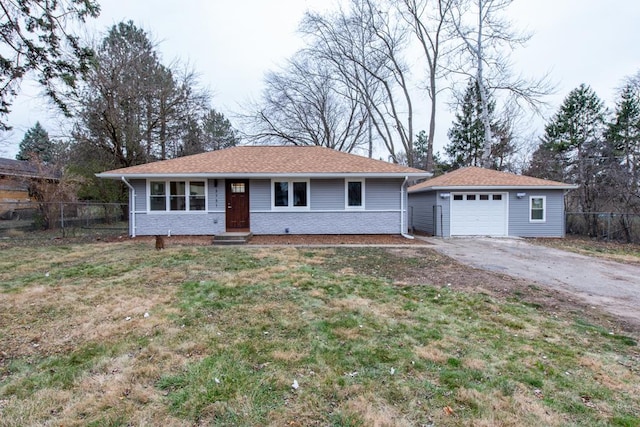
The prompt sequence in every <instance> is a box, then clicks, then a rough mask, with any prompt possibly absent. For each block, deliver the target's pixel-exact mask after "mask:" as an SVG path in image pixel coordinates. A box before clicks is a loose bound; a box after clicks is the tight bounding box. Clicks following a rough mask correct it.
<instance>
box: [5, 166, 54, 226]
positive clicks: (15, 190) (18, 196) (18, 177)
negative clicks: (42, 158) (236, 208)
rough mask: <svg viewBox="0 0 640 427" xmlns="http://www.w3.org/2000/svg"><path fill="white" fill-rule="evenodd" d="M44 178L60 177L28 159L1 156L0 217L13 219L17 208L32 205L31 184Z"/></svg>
mask: <svg viewBox="0 0 640 427" xmlns="http://www.w3.org/2000/svg"><path fill="white" fill-rule="evenodd" d="M43 179H44V180H54V181H57V180H58V177H57V176H56V175H55V174H54V173H52V172H50V171H47V170H45V169H42V168H38V167H37V166H36V165H34V164H33V163H30V162H27V161H23V160H12V159H3V158H0V218H3V219H11V218H12V217H13V215H14V214H15V212H16V211H17V210H19V209H22V208H26V207H30V206H29V203H30V202H31V201H32V200H31V197H30V194H29V186H30V184H31V183H32V182H33V181H34V180H43Z"/></svg>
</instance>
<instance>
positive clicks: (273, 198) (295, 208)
mask: <svg viewBox="0 0 640 427" xmlns="http://www.w3.org/2000/svg"><path fill="white" fill-rule="evenodd" d="M276 182H286V183H288V184H289V185H288V187H289V194H288V197H289V199H288V206H276V189H275V185H274V184H275V183H276ZM294 182H304V183H305V184H306V185H307V206H293V183H294ZM309 183H310V180H309V179H299V178H282V179H272V180H271V210H272V211H289V212H299V211H308V210H311V185H310V184H309Z"/></svg>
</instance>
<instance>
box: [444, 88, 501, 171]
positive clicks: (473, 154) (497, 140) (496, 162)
mask: <svg viewBox="0 0 640 427" xmlns="http://www.w3.org/2000/svg"><path fill="white" fill-rule="evenodd" d="M489 101H490V102H489V103H488V104H487V105H488V111H487V116H488V117H489V120H490V123H491V129H492V132H491V133H492V135H493V137H494V140H493V141H486V132H485V127H484V122H483V113H482V105H483V103H482V102H481V99H480V90H479V86H478V83H477V82H476V81H475V80H474V79H470V80H469V84H468V85H467V89H466V91H465V94H464V97H463V99H462V103H461V105H460V111H459V112H457V113H456V118H455V120H454V122H453V127H452V128H451V129H449V133H448V136H449V140H450V141H451V142H450V143H449V144H448V145H447V146H446V147H445V152H446V153H447V155H448V156H449V158H450V159H451V166H452V167H453V168H454V169H456V168H460V167H465V166H483V164H486V162H485V161H483V160H484V159H483V154H484V153H485V151H486V150H487V144H490V151H491V158H490V160H491V164H492V167H493V168H494V169H501V168H502V166H503V165H504V163H505V158H506V157H507V156H508V155H509V154H510V153H511V152H512V151H513V149H512V144H511V139H512V138H511V131H510V129H509V127H508V125H507V124H506V123H501V122H500V121H498V120H496V118H495V117H494V111H495V106H496V102H495V100H493V99H491V98H490V99H489Z"/></svg>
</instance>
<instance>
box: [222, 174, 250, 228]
mask: <svg viewBox="0 0 640 427" xmlns="http://www.w3.org/2000/svg"><path fill="white" fill-rule="evenodd" d="M226 193H227V216H226V222H227V231H249V181H248V180H242V179H235V180H233V179H228V180H227V188H226Z"/></svg>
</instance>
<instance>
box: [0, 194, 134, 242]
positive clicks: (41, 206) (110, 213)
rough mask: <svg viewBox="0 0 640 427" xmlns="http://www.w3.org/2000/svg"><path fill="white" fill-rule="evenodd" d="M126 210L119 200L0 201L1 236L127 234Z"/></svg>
mask: <svg viewBox="0 0 640 427" xmlns="http://www.w3.org/2000/svg"><path fill="white" fill-rule="evenodd" d="M127 210H128V206H127V205H126V204H119V203H91V202H75V203H67V202H56V203H38V202H1V203H0V239H14V240H19V239H25V240H27V239H38V238H66V237H101V236H104V237H108V236H120V235H127V234H128V232H129V224H128V219H129V218H128V213H127Z"/></svg>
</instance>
